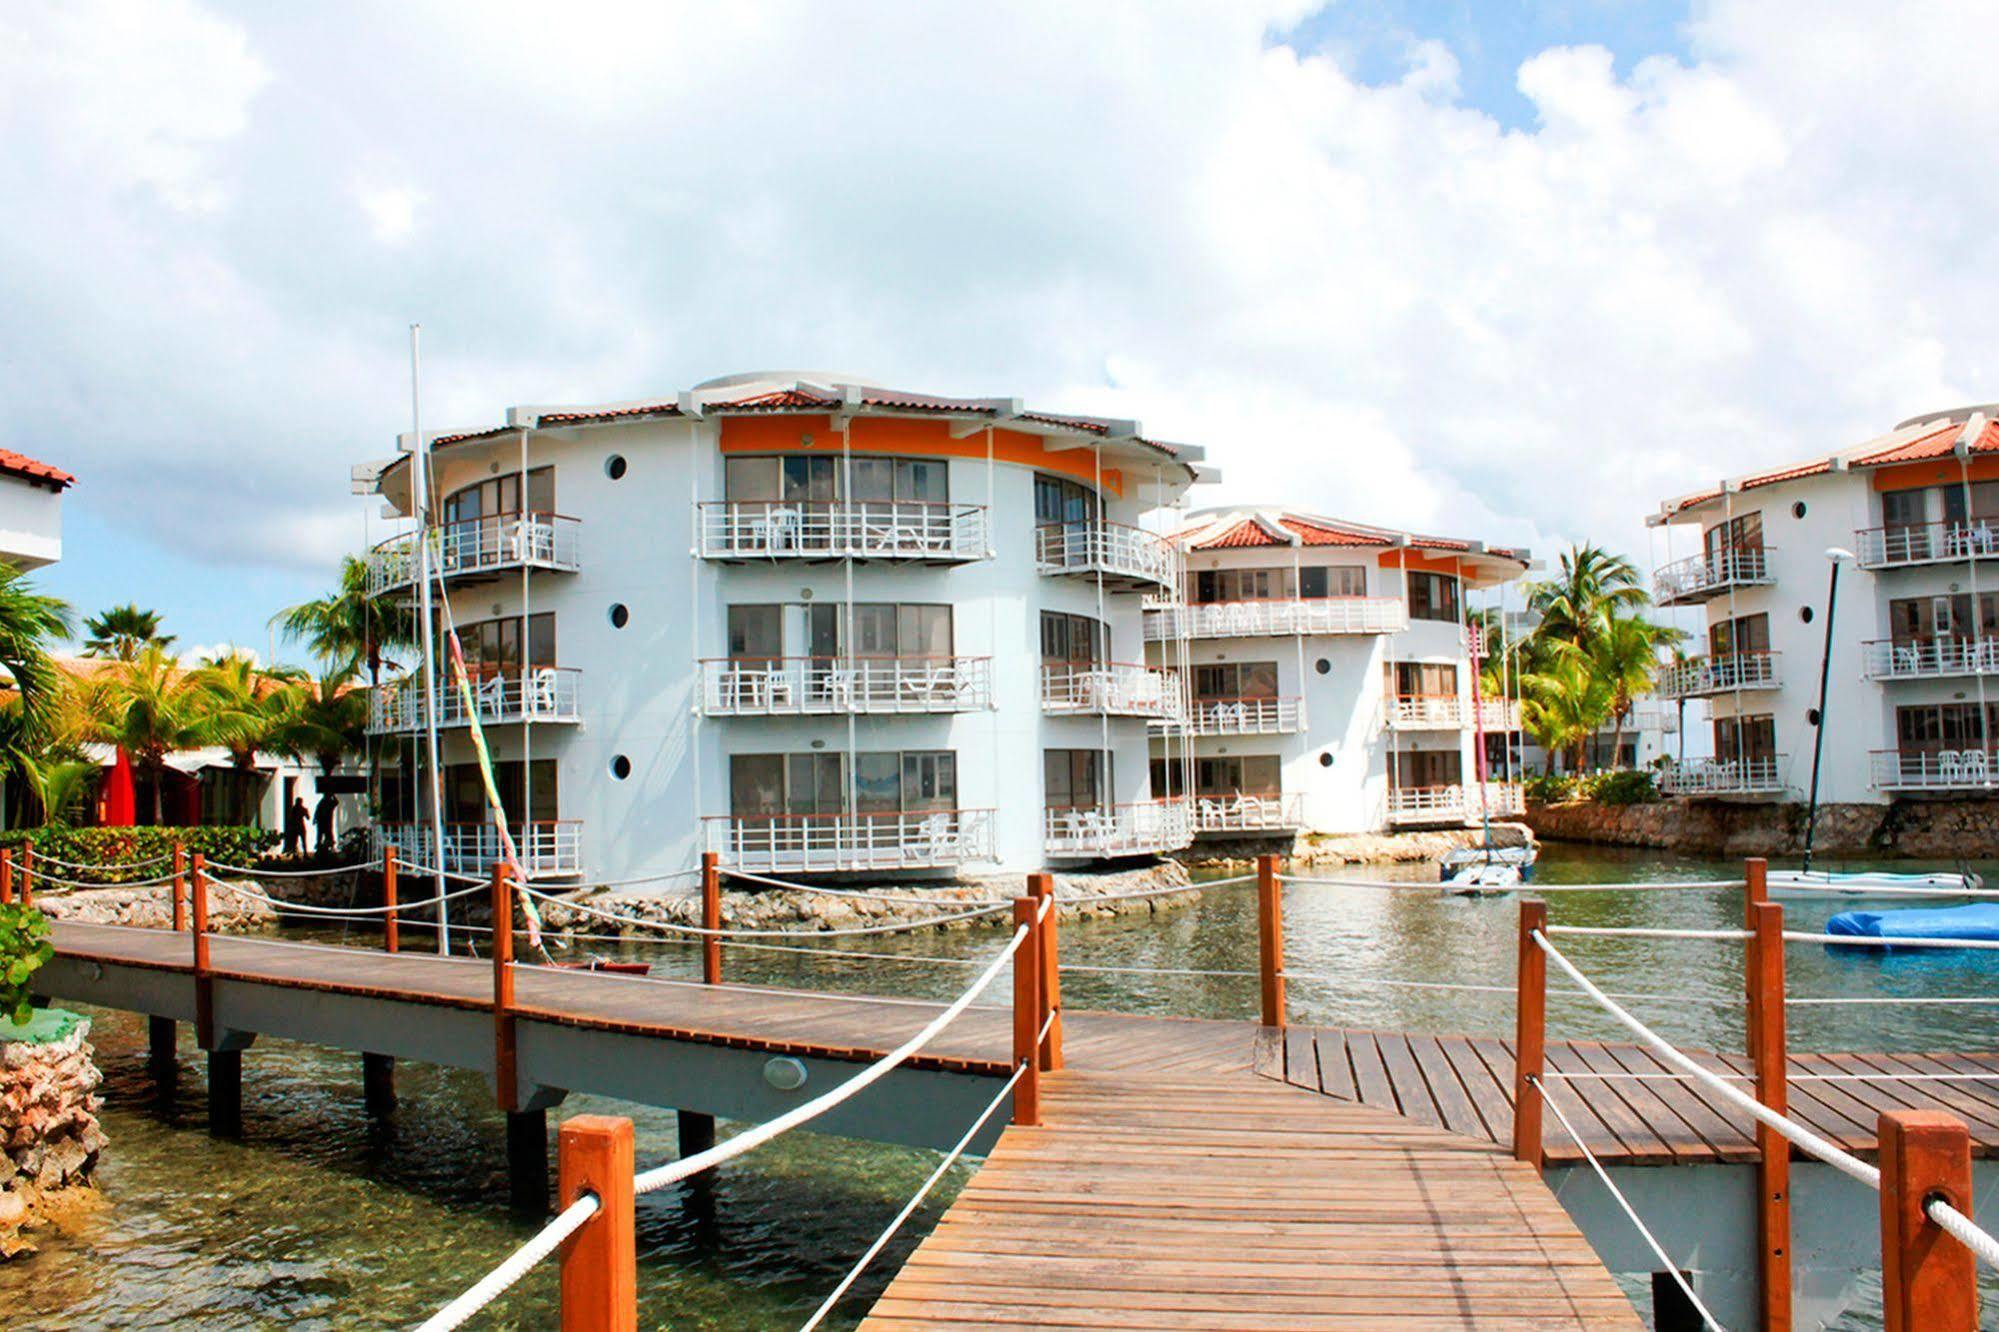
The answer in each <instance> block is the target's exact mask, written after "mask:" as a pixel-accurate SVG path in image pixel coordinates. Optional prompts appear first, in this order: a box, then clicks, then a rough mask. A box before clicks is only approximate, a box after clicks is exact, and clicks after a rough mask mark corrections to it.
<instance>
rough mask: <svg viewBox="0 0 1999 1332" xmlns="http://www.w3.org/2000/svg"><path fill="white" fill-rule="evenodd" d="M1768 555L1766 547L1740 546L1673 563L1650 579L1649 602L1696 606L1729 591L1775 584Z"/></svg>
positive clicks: (1768, 550)
mask: <svg viewBox="0 0 1999 1332" xmlns="http://www.w3.org/2000/svg"><path fill="white" fill-rule="evenodd" d="M1770 554H1771V551H1770V549H1769V548H1768V547H1766V546H1739V547H1736V548H1735V549H1733V550H1719V551H1715V552H1714V553H1712V554H1708V555H1695V556H1693V557H1692V558H1691V559H1685V560H1675V561H1674V562H1673V563H1671V564H1668V565H1666V566H1664V567H1663V568H1661V569H1660V570H1659V571H1658V573H1656V574H1654V575H1653V576H1652V599H1653V600H1654V601H1656V602H1657V603H1658V604H1659V605H1661V606H1698V605H1699V604H1701V603H1702V602H1704V601H1712V600H1713V599H1714V598H1716V597H1718V596H1721V595H1722V594H1723V593H1725V592H1727V591H1729V590H1730V589H1731V588H1738V587H1760V586H1763V585H1765V584H1769V583H1774V582H1776V581H1777V579H1776V577H1775V576H1774V575H1773V574H1772V573H1771V572H1770V558H1769V557H1770Z"/></svg>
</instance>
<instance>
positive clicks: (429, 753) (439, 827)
mask: <svg viewBox="0 0 1999 1332" xmlns="http://www.w3.org/2000/svg"><path fill="white" fill-rule="evenodd" d="M422 333H423V325H421V324H411V325H410V434H411V437H412V439H413V440H414V443H415V453H414V455H413V458H414V462H413V465H412V467H411V469H410V474H411V476H412V477H413V478H414V480H413V481H412V482H411V486H412V489H411V504H412V507H414V508H415V509H416V524H417V526H416V583H417V611H416V619H417V637H419V638H421V639H422V640H423V643H422V652H423V744H424V755H425V761H426V766H427V767H428V768H429V769H430V802H429V804H430V836H431V854H432V855H433V856H435V857H437V863H436V864H435V865H434V866H432V868H433V869H434V870H435V875H434V880H435V882H436V884H437V892H436V894H435V896H436V897H437V899H438V901H437V951H438V952H440V953H445V954H449V953H450V952H451V913H450V910H449V909H448V908H447V906H446V905H445V902H444V772H443V769H442V768H440V767H439V765H438V758H437V635H436V634H435V633H434V632H433V630H432V627H431V625H432V618H431V604H430V593H431V588H430V444H429V441H427V440H425V439H424V437H423V389H422V377H423V360H422V353H421V348H420V345H419V339H420V338H421V335H422Z"/></svg>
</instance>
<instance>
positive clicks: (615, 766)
mask: <svg viewBox="0 0 1999 1332" xmlns="http://www.w3.org/2000/svg"><path fill="white" fill-rule="evenodd" d="M611 775H612V776H613V777H616V778H617V779H618V780H619V781H621V782H622V781H623V780H625V778H627V777H629V776H631V775H632V761H631V760H630V759H629V758H627V757H625V756H624V755H623V754H620V755H618V756H617V757H616V758H614V759H612V760H611Z"/></svg>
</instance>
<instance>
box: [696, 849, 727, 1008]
mask: <svg viewBox="0 0 1999 1332" xmlns="http://www.w3.org/2000/svg"><path fill="white" fill-rule="evenodd" d="M701 928H702V929H704V930H710V931H716V930H720V929H721V928H722V871H721V858H720V857H719V856H717V855H716V854H715V853H714V852H713V851H703V852H702V853H701ZM701 980H702V982H703V983H704V984H707V985H720V984H721V983H722V936H721V935H720V934H716V933H709V934H704V935H702V936H701Z"/></svg>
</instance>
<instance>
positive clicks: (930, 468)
mask: <svg viewBox="0 0 1999 1332" xmlns="http://www.w3.org/2000/svg"><path fill="white" fill-rule="evenodd" d="M400 444H401V451H400V453H399V456H397V457H396V458H395V459H393V460H391V461H389V462H386V463H382V464H370V465H365V466H363V467H360V468H357V469H356V482H357V488H360V489H363V490H365V491H372V492H376V493H379V494H381V495H382V496H384V497H385V498H386V499H387V500H388V504H389V507H390V508H391V510H392V511H393V513H394V514H396V515H400V516H403V517H404V518H408V517H409V516H411V515H414V514H415V513H416V512H417V511H418V503H417V496H416V495H415V494H414V493H413V481H414V480H415V479H416V478H413V476H412V470H413V469H412V444H413V441H411V440H409V439H407V438H406V439H404V440H402V441H400ZM429 453H430V457H431V460H432V462H431V471H432V473H433V474H434V485H433V486H432V487H431V493H432V494H433V495H434V497H435V499H434V502H433V503H432V504H431V505H430V512H431V515H432V520H431V522H430V523H429V525H428V528H427V531H428V536H427V541H428V557H429V559H430V561H431V562H432V564H433V565H434V567H435V568H436V570H437V574H436V578H435V579H434V583H435V584H437V585H440V586H441V594H440V610H439V615H440V617H444V616H445V615H446V614H447V613H448V619H449V624H450V626H451V627H452V628H454V629H455V631H456V633H457V636H458V638H459V640H460V642H461V643H462V645H463V651H464V654H465V657H466V660H467V671H468V674H469V675H470V677H471V678H472V679H473V681H474V683H475V695H476V701H475V703H474V704H473V707H474V708H475V709H476V711H477V715H478V717H479V719H480V721H481V725H482V729H483V730H484V732H485V734H486V736H487V740H488V743H489V746H490V748H491V751H492V755H493V758H494V761H495V771H496V776H497V778H498V782H499V785H500V787H501V790H502V794H503V797H504V800H505V803H506V806H507V808H508V810H509V812H510V814H511V815H513V816H515V817H518V818H519V819H520V824H519V827H518V829H517V831H516V833H515V838H516V841H517V844H518V846H519V850H520V855H521V859H522V861H523V864H524V865H525V867H526V869H527V871H528V873H530V874H531V875H534V876H537V877H542V878H549V879H557V880H560V879H563V878H576V877H587V878H589V879H591V880H599V881H603V880H621V879H627V878H634V877H638V876H642V875H647V874H655V873H663V872H668V871H673V870H678V869H683V868H686V867H689V866H692V865H694V864H696V863H697V862H698V858H699V855H700V853H701V852H703V851H707V850H712V851H715V852H717V853H719V854H720V856H721V857H722V858H723V860H724V862H725V863H728V864H731V865H733V866H735V867H737V868H740V869H743V870H745V871H748V872H753V873H755V872H766V873H775V874H786V875H789V874H797V873H815V872H858V871H867V872H875V873H879V872H896V871H910V872H917V873H921V874H923V875H925V876H931V877H937V876H950V875H952V874H954V873H956V872H958V871H960V870H975V871H976V870H989V869H1006V870H1012V871H1019V870H1025V869H1033V868H1038V867H1040V866H1042V865H1045V864H1049V863H1058V864H1075V863H1078V862H1085V861H1090V860H1095V859H1099V858H1105V857H1116V856H1123V855H1135V854H1147V853H1154V852H1159V851H1166V850H1172V849H1175V848H1177V847H1181V846H1185V845H1187V844H1188V842H1189V841H1190V840H1191V838H1192V835H1193V830H1192V825H1191V813H1190V808H1189V805H1188V802H1187V801H1186V800H1184V799H1163V798H1156V797H1158V796H1163V795H1164V793H1156V792H1155V791H1154V789H1153V787H1152V784H1151V774H1150V771H1149V762H1148V760H1149V757H1150V732H1151V729H1152V727H1153V725H1154V724H1155V723H1156V722H1163V721H1169V720H1175V719H1177V718H1178V717H1179V716H1180V715H1181V708H1182V705H1183V686H1182V681H1181V679H1180V676H1179V674H1178V673H1177V671H1176V670H1174V669H1173V668H1171V667H1170V666H1150V665H1147V664H1146V663H1145V656H1146V653H1145V641H1144V637H1145V632H1146V631H1145V623H1144V620H1143V618H1142V604H1141V603H1142V599H1143V598H1145V597H1147V596H1153V597H1158V598H1163V599H1165V600H1167V601H1169V602H1170V601H1172V600H1173V599H1174V598H1175V597H1176V596H1177V593H1178V589H1179V588H1180V586H1181V583H1182V579H1181V570H1182V563H1183V561H1182V557H1181V554H1180V551H1179V549H1178V548H1177V547H1176V546H1174V545H1173V544H1172V543H1170V542H1168V541H1166V540H1164V539H1163V538H1161V537H1160V536H1158V535H1156V534H1154V533H1152V532H1149V531H1147V530H1145V529H1144V528H1143V526H1142V521H1143V520H1144V518H1145V516H1146V515H1147V514H1149V513H1151V512H1152V511H1153V510H1156V509H1159V508H1161V507H1163V506H1167V505H1171V504H1173V503H1174V502H1175V501H1177V500H1178V499H1179V498H1180V497H1181V496H1182V494H1183V493H1184V492H1185V491H1186V490H1187V489H1188V488H1189V487H1190V486H1191V485H1192V484H1194V483H1195V482H1197V481H1199V480H1202V479H1205V477H1206V475H1208V474H1206V473H1204V471H1203V469H1202V467H1201V466H1200V459H1201V456H1202V454H1201V450H1199V449H1197V448H1192V447H1189V446H1186V445H1177V444H1167V443H1162V442H1159V441H1157V440H1152V439H1148V438H1146V437H1144V436H1143V435H1142V433H1141V432H1140V429H1139V426H1138V423H1137V422H1134V421H1118V420H1106V419H1099V418H1094V417H1082V416H1072V415H1058V414H1053V413H1046V412H1037V411H1031V410H1028V409H1027V408H1026V407H1024V406H1023V404H1022V403H1021V402H1020V401H1018V400H1016V399H1004V398H971V399H959V398H943V397H936V396H932V395H927V394H917V393H906V392H901V391H896V390H891V389H887V388H884V387H882V386H880V385H876V384H872V383H869V382H866V381H863V380H858V379H854V378H852V377H850V376H841V375H828V374H809V373H791V372H784V373H765V374H751V375H738V376H733V377H729V378H725V379H719V380H711V381H709V382H707V383H704V384H701V385H698V386H696V387H695V388H693V389H691V390H689V391H687V392H684V393H679V394H677V395H674V396H672V397H667V398H660V399H654V400H647V401H639V402H627V403H614V404H608V405H603V406H593V407H562V408H551V407H534V406H530V407H516V408H514V409H512V410H511V411H509V412H508V413H507V417H506V421H505V423H504V424H502V425H496V426H492V427H490V428H486V429H478V430H467V431H455V432H449V433H444V434H439V435H436V436H434V437H432V438H431V439H430V441H429ZM418 542H419V536H418V534H417V532H416V531H415V530H407V531H404V532H403V533H401V534H399V535H397V536H394V537H392V538H390V539H389V540H387V541H385V542H383V543H381V544H380V545H379V546H377V547H376V548H375V550H374V551H373V552H371V555H370V580H371V588H372V590H373V591H374V592H375V593H376V594H378V595H382V596H393V597H403V598H408V597H412V596H413V595H414V594H415V592H416V589H417V588H418V586H419V582H418V579H419V568H420V565H421V563H422V562H423V559H424V552H423V550H422V549H421V548H420V547H419V544H418ZM439 702H440V704H441V707H440V709H439V711H440V716H439V717H438V723H439V726H440V728H441V730H440V740H441V768H442V770H443V773H444V777H445V782H444V804H445V806H446V807H445V809H444V810H443V811H442V815H443V817H442V822H443V824H444V825H445V826H444V834H443V835H444V843H445V844H444V847H443V852H442V859H443V861H444V863H445V865H446V866H447V867H449V868H453V869H461V870H477V869H480V868H482V867H484V866H485V865H487V864H490V863H491V861H492V860H493V859H495V858H496V856H497V854H498V850H499V848H498V840H497V837H496V835H495V834H494V832H493V831H492V828H491V820H490V818H489V817H488V815H487V811H486V808H485V802H484V799H483V796H482V793H481V786H480V780H479V776H478V771H477V768H476V766H475V762H474V751H473V749H472V743H471V735H470V730H469V727H468V724H467V723H468V720H469V718H468V716H467V712H468V709H467V707H466V706H464V705H463V704H462V703H461V702H460V700H459V699H458V698H457V697H456V696H453V695H451V694H446V695H444V696H443V697H441V698H440V700H439ZM373 725H374V727H375V728H376V730H377V731H379V732H381V733H383V734H388V735H394V736H398V737H402V738H404V739H405V740H407V741H408V744H407V745H406V746H405V748H404V752H405V754H406V756H407V757H406V760H405V762H404V763H402V764H401V765H399V767H398V770H399V772H400V773H402V774H406V775H407V776H411V777H413V776H415V775H416V774H417V765H418V762H419V761H420V756H421V754H422V752H423V746H422V745H421V744H420V743H419V739H420V737H421V735H422V732H423V730H424V726H425V706H424V696H423V691H422V689H421V687H420V682H418V681H402V682H396V683H393V684H391V685H390V686H389V687H387V688H384V689H382V690H381V691H379V694H378V696H377V697H376V698H375V700H374V717H373ZM426 785H427V784H426V783H422V782H419V781H413V780H391V781H390V782H389V783H388V787H387V789H388V791H389V795H388V798H387V799H386V800H385V805H386V806H387V807H386V808H385V809H384V811H383V813H384V819H383V821H382V824H381V834H382V836H383V838H384V839H385V840H387V841H391V842H394V843H395V844H396V845H397V846H398V847H399V849H400V850H401V852H402V853H403V854H404V855H405V856H408V857H412V858H415V859H417V860H419V861H421V862H424V863H434V862H433V860H432V858H433V857H434V856H436V855H437V848H436V847H435V845H434V841H435V839H434V836H433V834H432V832H431V831H430V825H431V822H432V820H431V815H430V811H429V810H428V808H427V803H428V801H427V797H422V796H420V795H419V792H421V791H423V790H424V788H425V786H426Z"/></svg>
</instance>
